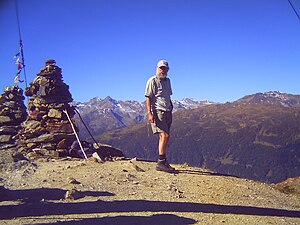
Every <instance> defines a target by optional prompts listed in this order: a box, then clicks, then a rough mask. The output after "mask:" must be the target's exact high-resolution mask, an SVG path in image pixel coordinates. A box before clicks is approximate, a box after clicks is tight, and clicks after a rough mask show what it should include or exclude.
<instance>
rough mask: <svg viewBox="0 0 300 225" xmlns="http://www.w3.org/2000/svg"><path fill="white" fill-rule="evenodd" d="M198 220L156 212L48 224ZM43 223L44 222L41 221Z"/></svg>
mask: <svg viewBox="0 0 300 225" xmlns="http://www.w3.org/2000/svg"><path fill="white" fill-rule="evenodd" d="M196 222H197V221H196V220H194V219H190V218H185V217H179V216H176V215H172V214H156V215H152V216H115V217H110V216H109V217H102V218H88V219H80V220H78V219H76V220H70V221H61V222H54V223H47V224H56V225H73V224H75V225H76V224H85V225H89V224H109V225H120V224H122V225H127V224H128V225H129V224H130V225H162V224H170V225H189V224H194V223H196ZM39 225H43V223H39Z"/></svg>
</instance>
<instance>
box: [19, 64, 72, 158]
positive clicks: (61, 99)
mask: <svg viewBox="0 0 300 225" xmlns="http://www.w3.org/2000/svg"><path fill="white" fill-rule="evenodd" d="M25 95H26V96H29V97H30V99H29V100H28V110H29V115H28V117H27V119H26V121H25V122H24V123H23V124H22V130H21V131H20V132H19V144H20V146H21V147H23V148H25V149H26V150H27V151H35V152H39V153H41V154H43V155H51V156H65V155H66V154H67V152H68V149H69V147H70V146H71V144H72V143H73V141H74V140H75V139H76V137H75V135H74V133H73V130H72V126H71V124H70V122H69V120H68V117H67V115H66V113H65V112H67V113H68V115H69V116H70V118H72V117H73V116H74V114H75V111H74V108H73V107H72V106H70V104H69V103H71V102H72V101H73V99H72V96H71V93H70V92H69V86H68V85H67V84H65V83H64V82H63V80H62V74H61V68H59V67H58V66H56V62H55V60H48V61H46V65H45V67H44V68H42V69H41V70H40V72H39V73H38V74H37V77H36V78H35V79H34V81H33V82H31V83H30V87H28V88H26V91H25ZM74 126H75V125H74ZM75 129H77V128H76V127H75Z"/></svg>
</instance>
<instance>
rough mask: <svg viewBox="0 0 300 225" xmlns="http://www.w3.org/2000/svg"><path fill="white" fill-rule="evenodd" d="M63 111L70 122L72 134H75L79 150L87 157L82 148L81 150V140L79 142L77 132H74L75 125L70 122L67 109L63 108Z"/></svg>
mask: <svg viewBox="0 0 300 225" xmlns="http://www.w3.org/2000/svg"><path fill="white" fill-rule="evenodd" d="M63 112H64V113H65V114H66V115H67V117H68V120H69V122H70V124H71V126H72V129H73V132H74V134H75V136H76V139H77V141H78V143H79V146H80V149H81V151H82V153H83V155H84V157H85V159H87V156H86V154H85V152H84V150H83V147H82V144H81V142H80V140H79V137H78V134H77V132H76V130H75V127H74V125H73V122H72V120H71V118H70V116H69V114H68V111H67V110H63Z"/></svg>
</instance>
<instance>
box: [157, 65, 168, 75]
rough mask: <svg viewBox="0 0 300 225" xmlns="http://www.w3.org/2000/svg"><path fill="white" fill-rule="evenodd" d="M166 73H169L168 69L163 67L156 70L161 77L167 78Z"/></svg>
mask: <svg viewBox="0 0 300 225" xmlns="http://www.w3.org/2000/svg"><path fill="white" fill-rule="evenodd" d="M168 71H169V68H168V67H165V66H161V67H158V68H157V72H158V74H160V75H163V76H167V74H168Z"/></svg>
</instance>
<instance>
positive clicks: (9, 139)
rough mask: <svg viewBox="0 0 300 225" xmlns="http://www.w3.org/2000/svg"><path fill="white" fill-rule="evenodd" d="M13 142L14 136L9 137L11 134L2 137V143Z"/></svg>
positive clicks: (0, 136)
mask: <svg viewBox="0 0 300 225" xmlns="http://www.w3.org/2000/svg"><path fill="white" fill-rule="evenodd" d="M11 140H12V135H9V134H2V135H0V143H7V142H11Z"/></svg>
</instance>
